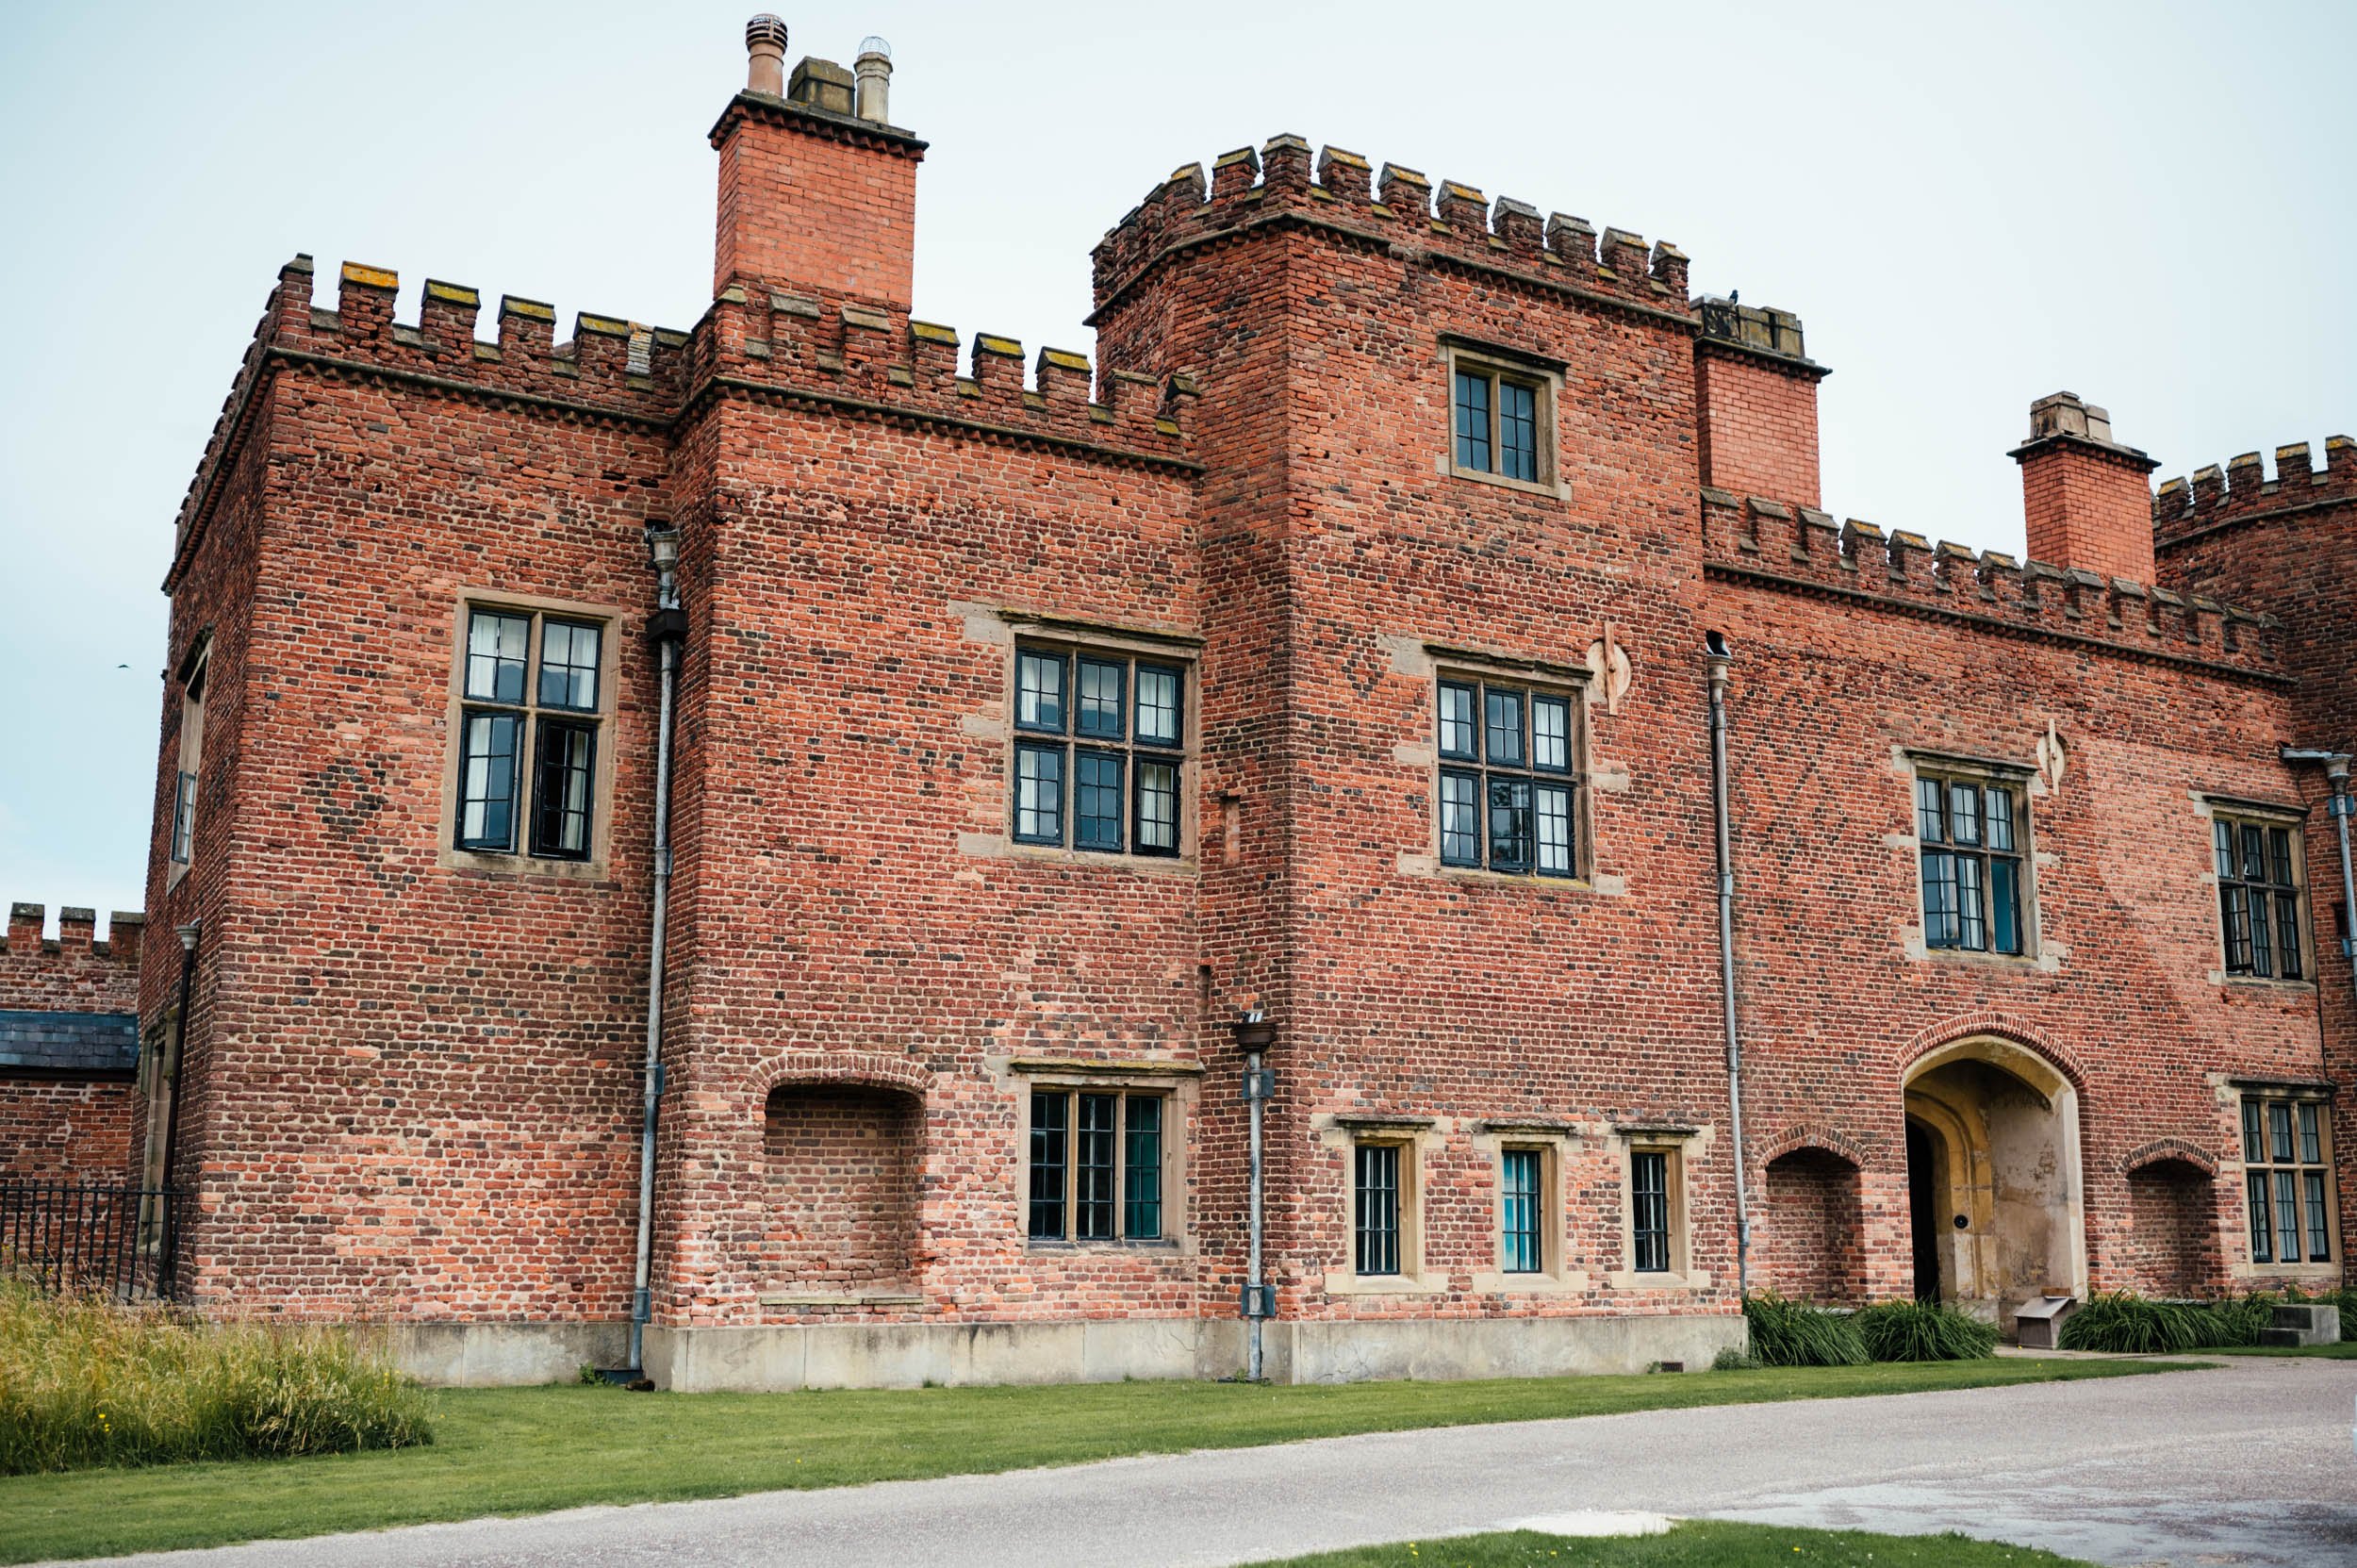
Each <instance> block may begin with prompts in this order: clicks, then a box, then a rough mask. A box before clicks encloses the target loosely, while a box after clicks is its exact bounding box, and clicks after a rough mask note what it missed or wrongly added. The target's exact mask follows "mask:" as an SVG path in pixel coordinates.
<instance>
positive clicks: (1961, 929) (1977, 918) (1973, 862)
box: [1955, 855, 1988, 952]
mask: <svg viewBox="0 0 2357 1568" xmlns="http://www.w3.org/2000/svg"><path fill="white" fill-rule="evenodd" d="M1955 864H1956V944H1957V946H1959V947H1963V948H1969V949H1971V950H1972V951H1974V952H1986V951H1987V950H1988V923H1987V916H1986V906H1985V902H1984V900H1983V899H1982V897H1981V872H1982V868H1983V867H1984V866H1985V865H1986V863H1985V862H1984V861H1983V860H1982V859H1981V857H1980V856H1978V855H1958V856H1956V857H1955Z"/></svg>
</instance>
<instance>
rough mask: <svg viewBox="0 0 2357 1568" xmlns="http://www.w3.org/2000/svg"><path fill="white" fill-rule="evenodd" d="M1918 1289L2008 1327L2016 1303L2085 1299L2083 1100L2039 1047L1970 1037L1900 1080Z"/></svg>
mask: <svg viewBox="0 0 2357 1568" xmlns="http://www.w3.org/2000/svg"><path fill="white" fill-rule="evenodd" d="M1904 1098H1905V1111H1906V1133H1907V1188H1908V1213H1909V1220H1910V1225H1909V1231H1910V1235H1911V1237H1912V1239H1913V1247H1914V1264H1915V1281H1916V1292H1917V1294H1918V1296H1922V1297H1924V1298H1926V1299H1933V1298H1936V1299H1938V1300H1942V1301H1947V1302H1950V1303H1952V1304H1953V1305H1955V1306H1958V1307H1961V1308H1963V1309H1965V1310H1966V1311H1968V1312H1972V1313H1973V1314H1974V1315H1975V1316H1979V1317H1984V1318H1987V1319H1989V1320H1990V1321H1992V1322H1995V1323H1996V1324H1997V1325H1998V1326H1999V1327H2001V1328H2002V1329H2004V1330H2006V1331H2007V1332H2008V1333H2010V1332H2012V1330H2013V1323H2014V1314H2015V1312H2017V1311H2019V1308H2020V1307H2021V1305H2022V1303H2024V1302H2026V1301H2031V1300H2034V1299H2036V1297H2038V1296H2042V1295H2044V1294H2046V1293H2047V1292H2048V1291H2065V1292H2068V1293H2069V1294H2071V1295H2074V1296H2079V1297H2081V1298H2082V1299H2085V1296H2086V1228H2085V1223H2086V1222H2085V1196H2084V1191H2085V1190H2084V1187H2083V1184H2082V1181H2081V1178H2080V1164H2079V1097H2078V1091H2077V1090H2075V1089H2074V1088H2072V1087H2071V1084H2070V1081H2069V1079H2068V1078H2065V1077H2064V1076H2063V1075H2062V1073H2061V1072H2059V1071H2057V1070H2056V1069H2055V1067H2054V1065H2053V1064H2052V1063H2051V1062H2049V1061H2047V1060H2046V1058H2045V1057H2043V1056H2041V1055H2039V1054H2038V1053H2037V1052H2036V1051H2033V1050H2031V1049H2029V1048H2027V1047H2025V1046H2022V1045H2019V1044H2018V1043H2016V1042H2015V1041H2012V1040H2008V1039H2005V1038H2003V1036H2000V1035H1971V1036H1968V1037H1966V1038H1963V1039H1959V1040H1953V1041H1950V1042H1949V1043H1948V1044H1946V1045H1943V1046H1940V1047H1938V1048H1936V1049H1934V1050H1932V1051H1931V1052H1929V1053H1927V1054H1926V1055H1924V1056H1923V1057H1921V1058H1920V1059H1919V1060H1918V1061H1917V1062H1916V1063H1915V1065H1913V1066H1912V1067H1910V1068H1909V1069H1908V1070H1907V1075H1906V1080H1905V1085H1904Z"/></svg>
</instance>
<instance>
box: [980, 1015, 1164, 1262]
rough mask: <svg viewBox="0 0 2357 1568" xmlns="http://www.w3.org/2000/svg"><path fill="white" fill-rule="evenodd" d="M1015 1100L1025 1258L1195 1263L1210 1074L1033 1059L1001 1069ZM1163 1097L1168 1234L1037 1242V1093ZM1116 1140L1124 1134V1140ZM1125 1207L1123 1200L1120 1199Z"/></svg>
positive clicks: (1016, 1199) (1130, 1063)
mask: <svg viewBox="0 0 2357 1568" xmlns="http://www.w3.org/2000/svg"><path fill="white" fill-rule="evenodd" d="M994 1066H995V1068H996V1072H997V1077H998V1078H999V1079H1000V1081H1003V1082H1004V1083H1006V1084H1007V1085H1008V1087H1009V1088H1010V1089H1011V1091H1012V1092H1013V1093H1014V1096H1015V1119H1016V1127H1015V1135H1014V1162H1013V1165H1012V1168H1013V1170H1014V1180H1015V1190H1014V1195H1013V1211H1012V1212H1013V1214H1014V1221H1013V1223H1014V1227H1015V1233H1016V1234H1017V1235H1018V1236H1020V1237H1021V1238H1022V1243H1023V1247H1024V1250H1025V1251H1026V1252H1028V1253H1030V1254H1032V1255H1035V1256H1057V1255H1063V1254H1076V1253H1078V1254H1085V1253H1140V1252H1143V1253H1151V1254H1165V1255H1176V1256H1178V1257H1185V1258H1192V1257H1194V1256H1195V1251H1196V1241H1195V1225H1194V1217H1195V1204H1194V1190H1193V1189H1192V1187H1190V1185H1189V1184H1188V1168H1189V1167H1188V1161H1187V1149H1188V1144H1189V1142H1190V1138H1189V1133H1190V1131H1191V1130H1192V1129H1193V1128H1194V1126H1195V1107H1196V1104H1197V1102H1198V1100H1199V1098H1200V1097H1201V1087H1202V1085H1201V1080H1202V1076H1203V1068H1202V1066H1201V1065H1199V1064H1197V1063H1193V1062H1165V1061H1159V1060H1146V1059H1142V1058H1130V1059H1116V1060H1107V1061H1102V1062H1098V1061H1087V1060H1081V1059H1077V1058H1076V1059H1065V1058H1041V1057H1025V1058H1017V1059H1014V1060H1012V1061H1008V1062H1006V1063H1004V1064H1003V1065H998V1064H994ZM1057 1089H1061V1090H1063V1091H1065V1092H1066V1093H1071V1092H1075V1091H1079V1092H1083V1093H1096V1094H1124V1095H1142V1094H1151V1095H1160V1096H1162V1234H1161V1235H1160V1236H1157V1237H1154V1238H1152V1239H1150V1240H1136V1241H1133V1240H1130V1239H1129V1238H1128V1237H1123V1236H1112V1237H1107V1238H1106V1239H1104V1240H1102V1241H1076V1240H1063V1241H1053V1240H1035V1239H1033V1238H1032V1236H1031V1235H1030V1174H1031V1095H1032V1092H1033V1091H1035V1090H1057ZM1115 1135H1116V1137H1118V1136H1119V1135H1120V1134H1119V1133H1118V1132H1116V1134H1115ZM1115 1201H1116V1203H1118V1201H1119V1198H1118V1196H1117V1197H1116V1199H1115Z"/></svg>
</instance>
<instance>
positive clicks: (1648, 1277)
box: [1599, 1122, 1713, 1291]
mask: <svg viewBox="0 0 2357 1568" xmlns="http://www.w3.org/2000/svg"><path fill="white" fill-rule="evenodd" d="M1712 1142H1713V1139H1712V1137H1711V1131H1710V1129H1709V1128H1707V1127H1695V1126H1690V1125H1688V1124H1685V1123H1666V1122H1616V1123H1614V1124H1613V1125H1612V1129H1611V1131H1609V1132H1608V1133H1607V1134H1606V1135H1605V1136H1604V1137H1603V1138H1602V1139H1600V1140H1599V1147H1603V1148H1604V1149H1606V1150H1607V1151H1608V1152H1610V1153H1611V1154H1612V1156H1613V1163H1614V1164H1615V1165H1617V1166H1618V1167H1619V1170H1620V1173H1621V1245H1620V1263H1621V1266H1620V1267H1619V1268H1617V1269H1613V1270H1610V1271H1609V1272H1607V1274H1606V1275H1605V1277H1604V1282H1605V1283H1606V1284H1607V1285H1608V1286H1610V1287H1611V1288H1613V1289H1614V1290H1626V1291H1700V1290H1707V1289H1708V1288H1709V1287H1710V1282H1711V1277H1710V1275H1709V1274H1707V1273H1706V1272H1704V1271H1702V1270H1700V1269H1698V1268H1696V1267H1695V1266H1694V1226H1693V1218H1692V1216H1693V1213H1694V1202H1693V1183H1694V1171H1695V1169H1696V1167H1697V1166H1699V1165H1701V1164H1704V1163H1705V1160H1706V1155H1707V1154H1708V1151H1709V1148H1710V1145H1711V1143H1712ZM1639 1153H1644V1154H1665V1155H1667V1156H1669V1162H1668V1166H1669V1188H1670V1267H1669V1268H1668V1270H1667V1271H1653V1270H1648V1271H1646V1272H1644V1273H1641V1274H1640V1273H1639V1272H1638V1269H1637V1199H1636V1193H1637V1182H1636V1178H1635V1172H1634V1166H1633V1164H1632V1163H1631V1161H1630V1158H1629V1157H1630V1156H1631V1155H1633V1154H1639Z"/></svg>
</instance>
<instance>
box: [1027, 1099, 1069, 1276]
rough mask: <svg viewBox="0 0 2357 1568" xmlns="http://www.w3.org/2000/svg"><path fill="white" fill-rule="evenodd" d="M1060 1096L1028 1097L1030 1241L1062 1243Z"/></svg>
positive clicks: (1064, 1103)
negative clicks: (1029, 1130)
mask: <svg viewBox="0 0 2357 1568" xmlns="http://www.w3.org/2000/svg"><path fill="white" fill-rule="evenodd" d="M1068 1104H1070V1100H1069V1098H1068V1097H1066V1096H1065V1095H1063V1094H1062V1093H1057V1094H1034V1095H1033V1096H1031V1239H1032V1240H1034V1241H1062V1240H1063V1179H1064V1109H1065V1107H1066V1106H1067V1105H1068Z"/></svg>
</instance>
